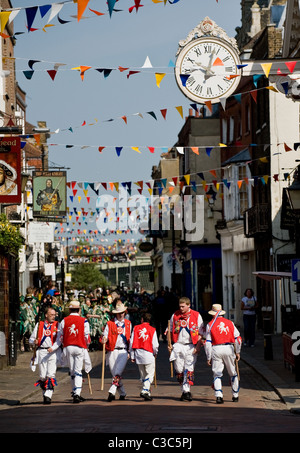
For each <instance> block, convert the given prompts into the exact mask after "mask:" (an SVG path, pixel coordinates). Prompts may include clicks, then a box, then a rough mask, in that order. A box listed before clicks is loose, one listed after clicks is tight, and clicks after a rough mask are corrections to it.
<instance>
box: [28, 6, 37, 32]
mask: <svg viewBox="0 0 300 453" xmlns="http://www.w3.org/2000/svg"><path fill="white" fill-rule="evenodd" d="M37 10H38V7H37V6H32V7H30V8H25V12H26V18H27V27H28V32H30V31H31V25H32V24H33V21H34V18H35V16H36V13H37Z"/></svg>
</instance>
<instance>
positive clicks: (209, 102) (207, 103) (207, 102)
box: [205, 101, 212, 112]
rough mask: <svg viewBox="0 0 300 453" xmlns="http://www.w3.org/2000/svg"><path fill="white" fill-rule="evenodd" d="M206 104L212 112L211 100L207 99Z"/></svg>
mask: <svg viewBox="0 0 300 453" xmlns="http://www.w3.org/2000/svg"><path fill="white" fill-rule="evenodd" d="M205 105H206V107H207V108H208V109H209V110H210V111H211V112H212V105H211V101H206V102H205Z"/></svg>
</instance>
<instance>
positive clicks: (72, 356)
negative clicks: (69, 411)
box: [61, 300, 92, 403]
mask: <svg viewBox="0 0 300 453" xmlns="http://www.w3.org/2000/svg"><path fill="white" fill-rule="evenodd" d="M69 310H70V315H69V316H67V317H66V318H64V319H63V320H62V322H61V330H62V337H63V339H62V342H63V347H64V356H65V358H66V360H67V363H68V366H69V369H70V376H71V387H72V391H71V395H72V397H73V403H80V402H81V401H84V398H83V397H82V396H81V390H82V369H83V368H85V371H86V372H87V373H88V372H89V371H90V370H91V368H92V365H91V361H90V357H89V354H88V349H87V348H88V345H89V343H90V327H89V323H88V320H87V319H85V318H83V317H82V316H80V314H79V312H80V302H79V301H78V300H72V301H71V302H70V304H69Z"/></svg>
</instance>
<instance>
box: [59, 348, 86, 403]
mask: <svg viewBox="0 0 300 453" xmlns="http://www.w3.org/2000/svg"><path fill="white" fill-rule="evenodd" d="M64 352H65V356H66V358H67V363H68V367H69V370H70V376H71V388H72V390H71V391H72V394H73V395H80V394H81V390H82V369H83V359H84V349H83V348H80V347H79V346H67V347H66V348H65V350H64Z"/></svg>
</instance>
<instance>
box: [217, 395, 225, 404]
mask: <svg viewBox="0 0 300 453" xmlns="http://www.w3.org/2000/svg"><path fill="white" fill-rule="evenodd" d="M216 403H217V404H223V403H224V401H223V398H221V397H220V396H218V397H217V399H216Z"/></svg>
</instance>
